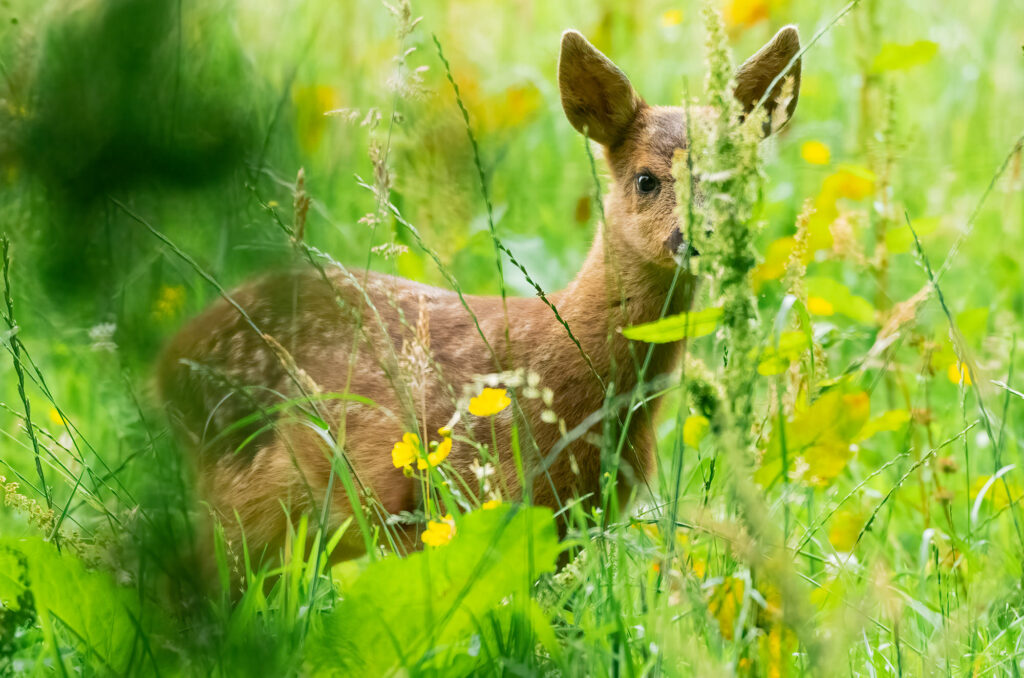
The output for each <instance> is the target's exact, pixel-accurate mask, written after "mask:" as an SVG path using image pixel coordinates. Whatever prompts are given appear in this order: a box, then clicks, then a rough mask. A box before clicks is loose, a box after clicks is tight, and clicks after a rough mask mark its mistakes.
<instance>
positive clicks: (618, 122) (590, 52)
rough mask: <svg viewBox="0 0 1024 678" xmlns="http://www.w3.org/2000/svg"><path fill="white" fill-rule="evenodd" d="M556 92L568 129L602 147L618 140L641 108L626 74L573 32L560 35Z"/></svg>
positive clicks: (637, 96)
mask: <svg viewBox="0 0 1024 678" xmlns="http://www.w3.org/2000/svg"><path fill="white" fill-rule="evenodd" d="M558 89H559V91H560V92H561V94H562V108H563V109H564V110H565V117H567V118H568V119H569V122H571V123H572V126H573V127H575V128H576V130H577V131H578V132H580V133H581V134H586V135H587V136H589V137H590V138H591V139H593V140H594V141H597V142H598V143H601V144H604V145H605V146H611V145H613V144H615V142H617V141H619V140H620V139H621V138H622V136H623V135H624V134H625V132H626V129H627V128H628V127H629V125H630V123H632V122H633V119H634V118H635V117H636V114H637V111H639V110H640V108H641V106H643V105H644V102H643V99H641V98H640V95H638V94H637V93H636V91H635V90H634V89H633V85H631V84H630V83H629V78H627V77H626V74H625V73H623V72H622V71H621V70H619V67H618V66H616V65H615V64H613V63H612V62H611V59H609V58H608V57H606V56H605V55H603V54H601V52H599V51H598V50H597V48H596V47H594V46H593V45H591V44H590V43H589V42H587V39H586V38H584V37H583V35H582V34H580V33H579V32H578V31H573V30H569V31H566V32H565V33H562V52H561V55H560V56H559V58H558Z"/></svg>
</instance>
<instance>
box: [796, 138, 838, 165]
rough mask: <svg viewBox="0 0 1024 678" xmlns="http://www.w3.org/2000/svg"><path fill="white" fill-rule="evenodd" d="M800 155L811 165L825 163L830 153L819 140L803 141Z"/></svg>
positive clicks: (829, 158)
mask: <svg viewBox="0 0 1024 678" xmlns="http://www.w3.org/2000/svg"><path fill="white" fill-rule="evenodd" d="M800 157H801V158H803V159H804V161H806V162H809V163H811V164H812V165H827V164H828V161H829V160H831V159H832V153H831V151H829V149H828V146H826V145H825V144H823V143H821V142H820V141H805V142H804V143H803V145H802V146H801V147H800Z"/></svg>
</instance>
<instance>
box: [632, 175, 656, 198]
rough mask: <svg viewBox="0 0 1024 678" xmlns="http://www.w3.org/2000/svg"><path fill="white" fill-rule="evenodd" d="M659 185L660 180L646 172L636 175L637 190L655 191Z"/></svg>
mask: <svg viewBox="0 0 1024 678" xmlns="http://www.w3.org/2000/svg"><path fill="white" fill-rule="evenodd" d="M657 187H658V180H657V179H655V178H654V177H652V176H651V175H650V174H647V173H646V172H644V173H643V174H638V175H636V190H638V191H640V193H641V194H647V193H653V192H654V189H656V188H657Z"/></svg>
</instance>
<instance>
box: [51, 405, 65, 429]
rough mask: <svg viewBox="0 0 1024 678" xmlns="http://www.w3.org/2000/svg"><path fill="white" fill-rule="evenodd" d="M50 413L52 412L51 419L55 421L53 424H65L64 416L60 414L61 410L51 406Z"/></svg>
mask: <svg viewBox="0 0 1024 678" xmlns="http://www.w3.org/2000/svg"><path fill="white" fill-rule="evenodd" d="M49 414H50V421H51V422H53V424H54V425H55V426H63V425H64V417H62V416H60V412H58V411H57V408H56V407H51V408H50V412H49Z"/></svg>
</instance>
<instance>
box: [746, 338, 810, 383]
mask: <svg viewBox="0 0 1024 678" xmlns="http://www.w3.org/2000/svg"><path fill="white" fill-rule="evenodd" d="M808 346H810V341H809V340H808V338H807V334H806V333H805V332H803V331H801V330H791V331H789V332H783V333H782V334H780V335H779V342H778V345H777V346H776V345H774V344H769V345H768V346H766V347H765V348H764V349H763V350H762V351H761V352H760V360H759V361H758V363H757V373H758V374H760V375H763V376H766V377H769V376H772V375H775V374H782V373H783V372H785V371H786V370H787V369H788V368H789V365H790V363H792V362H793V361H794V360H798V359H799V358H800V354H802V353H803V352H804V351H805V350H806V349H807V347H808Z"/></svg>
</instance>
